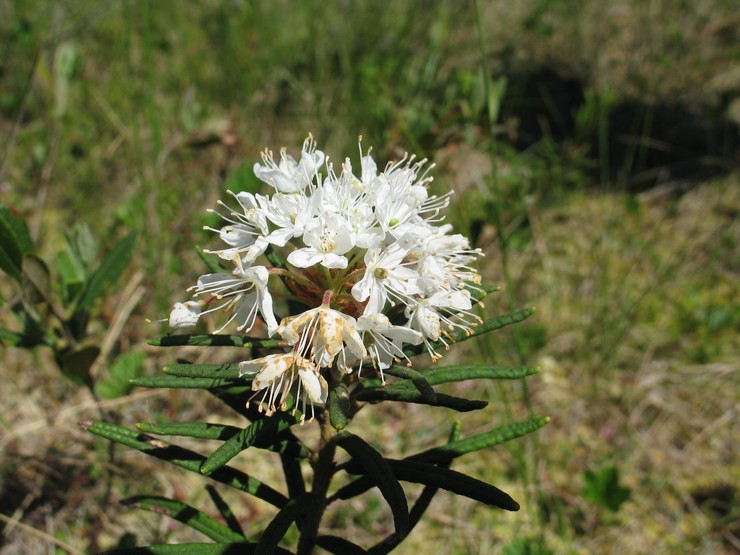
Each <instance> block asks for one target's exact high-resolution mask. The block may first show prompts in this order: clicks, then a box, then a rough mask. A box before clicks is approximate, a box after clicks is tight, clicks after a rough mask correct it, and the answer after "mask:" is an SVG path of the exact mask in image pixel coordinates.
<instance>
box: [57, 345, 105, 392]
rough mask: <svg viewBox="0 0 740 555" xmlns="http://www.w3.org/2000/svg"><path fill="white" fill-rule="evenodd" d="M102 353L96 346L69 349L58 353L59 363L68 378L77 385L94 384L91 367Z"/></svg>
mask: <svg viewBox="0 0 740 555" xmlns="http://www.w3.org/2000/svg"><path fill="white" fill-rule="evenodd" d="M99 354H100V349H99V348H98V347H95V346H92V345H91V346H87V347H79V348H77V349H68V350H66V351H62V352H60V353H58V354H57V357H56V358H57V364H58V365H59V369H60V370H61V371H62V374H64V375H65V376H66V377H67V378H69V379H70V380H71V381H72V382H74V383H75V384H77V385H85V386H88V387H92V386H93V381H92V376H91V375H90V368H91V367H92V365H93V363H94V362H95V360H96V359H97V358H98V355H99Z"/></svg>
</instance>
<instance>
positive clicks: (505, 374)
mask: <svg viewBox="0 0 740 555" xmlns="http://www.w3.org/2000/svg"><path fill="white" fill-rule="evenodd" d="M537 372H539V368H537V367H536V366H472V365H461V366H446V367H442V368H435V367H433V368H430V369H429V370H425V371H424V372H423V375H424V377H425V378H426V380H427V382H429V384H430V385H439V384H442V383H448V382H460V381H463V380H480V379H487V380H515V379H518V378H526V377H527V376H531V375H532V374H536V373H537Z"/></svg>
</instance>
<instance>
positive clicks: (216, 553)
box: [100, 542, 292, 555]
mask: <svg viewBox="0 0 740 555" xmlns="http://www.w3.org/2000/svg"><path fill="white" fill-rule="evenodd" d="M256 547H257V544H254V543H246V542H245V543H178V544H166V545H150V546H148V547H129V548H123V549H112V550H110V551H105V552H103V553H101V554H100V555H254V553H255V548H256ZM274 553H275V554H276V555H292V554H291V552H290V551H288V550H287V549H282V548H277V550H275V551H274Z"/></svg>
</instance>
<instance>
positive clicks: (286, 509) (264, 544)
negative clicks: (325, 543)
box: [254, 493, 312, 555]
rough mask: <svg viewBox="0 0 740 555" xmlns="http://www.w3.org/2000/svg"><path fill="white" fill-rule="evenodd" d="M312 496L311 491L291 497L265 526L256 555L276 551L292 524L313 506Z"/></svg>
mask: <svg viewBox="0 0 740 555" xmlns="http://www.w3.org/2000/svg"><path fill="white" fill-rule="evenodd" d="M311 497H312V496H311V494H310V493H304V494H303V495H300V496H298V497H296V498H294V499H291V500H290V501H288V502H287V503H286V504H285V505H284V506H283V507H282V508H281V509H280V511H279V512H278V514H277V515H275V518H273V519H272V522H270V524H268V525H267V528H265V531H264V533H263V534H262V537H261V538H260V541H259V542H258V543H257V547H256V548H255V550H254V553H255V555H272V554H273V553H275V550H276V549H277V545H278V543H279V542H280V540H282V539H283V536H285V533H286V532H287V531H288V528H290V526H291V524H293V523H294V522H295V521H296V520H298V519H299V518H300V517H301V515H303V514H305V513H306V512H307V511H309V510H310V509H311V508H312V507H311V505H312V504H311V501H310V500H311Z"/></svg>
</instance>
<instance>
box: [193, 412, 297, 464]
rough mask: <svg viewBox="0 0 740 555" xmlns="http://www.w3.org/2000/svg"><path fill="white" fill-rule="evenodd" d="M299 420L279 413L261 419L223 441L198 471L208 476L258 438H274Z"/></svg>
mask: <svg viewBox="0 0 740 555" xmlns="http://www.w3.org/2000/svg"><path fill="white" fill-rule="evenodd" d="M299 421H300V420H298V419H296V417H295V416H290V415H289V414H287V413H284V412H279V413H276V414H274V415H273V416H270V417H265V418H261V419H259V420H256V421H254V422H252V423H251V424H250V425H249V426H247V427H246V428H244V429H243V430H240V431H239V432H238V433H237V434H236V435H234V436H232V437H230V438H229V439H227V440H226V441H224V442H223V443H222V444H221V446H220V447H219V448H218V449H216V450H215V451H214V452H213V453H212V454H211V456H209V457H208V459H207V460H206V461H205V462H204V463H203V466H201V468H200V471H201V473H202V474H205V475H206V476H208V475H209V474H211V473H213V472H215V471H216V470H218V469H219V468H221V467H222V466H224V465H225V464H226V463H228V462H229V461H230V460H231V459H233V458H234V457H235V456H236V455H238V454H239V453H241V452H242V451H244V450H245V449H248V448H249V447H251V446H252V445H253V444H254V443H255V441H256V440H257V439H259V438H270V437H275V436H276V435H277V434H278V433H280V432H282V431H283V430H287V429H289V428H290V427H291V426H292V425H293V424H296V423H298V422H299Z"/></svg>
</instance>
